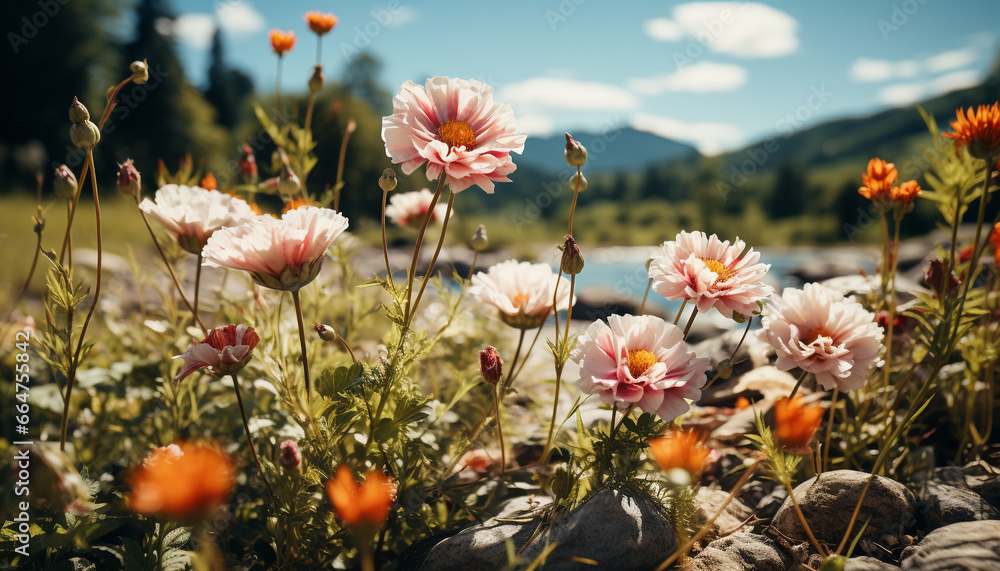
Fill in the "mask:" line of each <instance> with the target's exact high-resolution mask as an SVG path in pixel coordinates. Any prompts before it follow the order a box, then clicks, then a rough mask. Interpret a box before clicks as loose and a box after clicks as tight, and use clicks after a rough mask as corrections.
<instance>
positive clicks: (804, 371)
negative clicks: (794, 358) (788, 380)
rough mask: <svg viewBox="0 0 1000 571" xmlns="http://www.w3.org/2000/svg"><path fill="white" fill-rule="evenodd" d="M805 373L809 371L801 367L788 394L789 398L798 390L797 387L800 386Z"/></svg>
mask: <svg viewBox="0 0 1000 571" xmlns="http://www.w3.org/2000/svg"><path fill="white" fill-rule="evenodd" d="M807 374H809V371H806V370H805V369H802V373H800V374H799V378H798V380H796V381H795V386H794V387H792V392H791V393H789V394H788V399H789V400H791V398H792V397H794V396H795V393H797V392H799V387H801V386H802V381H804V380H805V378H806V375H807Z"/></svg>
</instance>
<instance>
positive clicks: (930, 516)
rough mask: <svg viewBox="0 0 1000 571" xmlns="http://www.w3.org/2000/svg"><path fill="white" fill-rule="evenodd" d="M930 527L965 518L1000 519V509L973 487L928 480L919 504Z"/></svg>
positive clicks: (964, 519)
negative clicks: (960, 486) (968, 487)
mask: <svg viewBox="0 0 1000 571" xmlns="http://www.w3.org/2000/svg"><path fill="white" fill-rule="evenodd" d="M918 505H919V506H920V508H921V511H922V512H923V518H924V526H925V527H926V529H927V530H932V529H937V528H939V527H943V526H946V525H950V524H953V523H958V522H962V521H983V520H990V519H1000V512H998V511H997V510H996V509H995V508H994V507H993V506H991V505H990V504H989V503H988V502H987V501H986V500H984V499H983V498H982V497H981V496H980V495H979V494H977V493H975V492H973V491H972V490H970V489H967V488H966V489H963V488H959V487H955V486H949V485H947V484H940V483H938V482H934V481H931V482H928V483H927V486H926V488H925V489H924V490H923V493H922V494H921V499H920V503H919V504H918Z"/></svg>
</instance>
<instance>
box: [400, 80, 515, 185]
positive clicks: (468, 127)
mask: <svg viewBox="0 0 1000 571" xmlns="http://www.w3.org/2000/svg"><path fill="white" fill-rule="evenodd" d="M392 108H393V113H392V115H390V116H388V117H385V118H383V119H382V139H383V140H384V141H385V150H386V154H387V155H389V157H390V158H392V162H393V163H396V164H401V165H402V170H403V173H405V174H410V173H412V172H413V171H415V170H417V167H419V166H420V165H422V164H424V163H425V162H426V163H427V179H428V180H437V178H438V177H439V176H440V175H441V169H444V171H445V172H446V173H447V180H448V186H449V187H451V190H452V191H453V192H460V191H463V190H465V189H466V188H469V187H470V186H472V185H477V186H479V187H480V188H482V189H483V190H485V191H486V192H487V193H488V194H493V183H494V182H498V181H500V182H509V181H510V179H508V178H507V175H509V174H510V173H512V172H514V170H515V169H516V168H517V167H516V166H515V165H514V162H513V161H512V160H511V157H510V153H512V152H514V153H521V152H522V151H523V150H524V139H525V135H524V134H522V133H518V132H516V131H515V130H514V111H513V110H512V109H511V108H510V105H508V104H506V103H504V104H503V105H501V104H498V103H495V102H494V101H493V88H492V87H490V86H488V85H484V84H482V83H480V82H478V81H475V80H464V79H453V78H450V77H433V78H431V79H428V80H427V83H426V87H423V86H419V85H416V84H414V83H413V82H412V81H407V82H406V83H404V84H403V88H402V91H400V93H399V95H397V96H396V97H395V98H393V100H392Z"/></svg>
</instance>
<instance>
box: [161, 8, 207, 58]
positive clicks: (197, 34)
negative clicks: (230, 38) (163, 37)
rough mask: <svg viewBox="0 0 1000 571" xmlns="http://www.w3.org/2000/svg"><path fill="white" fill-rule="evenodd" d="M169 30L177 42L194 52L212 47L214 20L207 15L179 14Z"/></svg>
mask: <svg viewBox="0 0 1000 571" xmlns="http://www.w3.org/2000/svg"><path fill="white" fill-rule="evenodd" d="M170 29H171V31H170V33H171V35H173V37H174V39H175V40H177V41H178V42H180V43H182V44H184V45H186V46H190V47H192V48H194V49H196V50H207V49H208V47H209V46H210V45H212V34H214V33H215V18H213V17H212V16H210V15H208V14H181V15H180V16H178V17H177V18H176V19H175V20H174V21H173V25H172V26H171V28H170Z"/></svg>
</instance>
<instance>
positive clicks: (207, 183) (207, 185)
mask: <svg viewBox="0 0 1000 571" xmlns="http://www.w3.org/2000/svg"><path fill="white" fill-rule="evenodd" d="M198 186H200V187H202V188H204V189H205V190H216V189H218V188H219V182H218V181H217V180H215V175H214V174H212V173H208V174H206V175H205V178H203V179H201V183H199V185H198Z"/></svg>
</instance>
